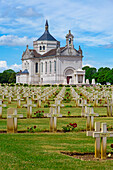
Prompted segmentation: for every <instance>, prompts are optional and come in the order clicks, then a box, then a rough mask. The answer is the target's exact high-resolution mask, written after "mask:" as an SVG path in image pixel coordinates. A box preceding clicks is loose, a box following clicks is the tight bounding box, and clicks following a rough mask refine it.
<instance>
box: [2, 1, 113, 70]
mask: <svg viewBox="0 0 113 170" xmlns="http://www.w3.org/2000/svg"><path fill="white" fill-rule="evenodd" d="M46 19H48V21H49V30H50V33H51V34H52V35H53V36H54V37H55V38H56V39H57V40H59V41H60V42H61V46H65V35H66V34H67V33H68V30H71V32H72V33H73V35H74V46H75V48H76V49H78V48H79V45H80V46H81V48H82V50H83V55H84V59H83V65H90V66H94V67H96V68H99V67H106V66H108V67H110V68H113V0H96V1H94V0H57V1H53V0H46V1H45V0H32V1H30V0H15V1H14V0H0V72H2V71H3V70H5V69H9V68H11V69H14V70H15V71H18V70H19V69H21V56H22V53H23V51H25V49H26V45H27V44H28V45H29V48H33V47H32V42H33V40H36V39H38V38H39V37H40V36H41V35H42V34H43V32H44V25H45V20H46Z"/></svg>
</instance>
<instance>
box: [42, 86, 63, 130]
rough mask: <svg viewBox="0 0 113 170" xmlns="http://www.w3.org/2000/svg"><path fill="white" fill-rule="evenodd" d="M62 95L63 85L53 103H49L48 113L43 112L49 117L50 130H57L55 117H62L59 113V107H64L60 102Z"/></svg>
mask: <svg viewBox="0 0 113 170" xmlns="http://www.w3.org/2000/svg"><path fill="white" fill-rule="evenodd" d="M64 95H65V87H63V88H62V89H61V91H60V92H59V94H58V95H57V97H56V98H55V104H52V105H51V107H50V113H49V114H45V116H47V117H49V118H50V132H56V131H57V118H58V117H62V115H61V114H60V107H64V105H62V104H61V101H62V100H63V97H64Z"/></svg>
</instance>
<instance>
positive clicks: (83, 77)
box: [83, 75, 85, 84]
mask: <svg viewBox="0 0 113 170" xmlns="http://www.w3.org/2000/svg"><path fill="white" fill-rule="evenodd" d="M83 84H85V75H83Z"/></svg>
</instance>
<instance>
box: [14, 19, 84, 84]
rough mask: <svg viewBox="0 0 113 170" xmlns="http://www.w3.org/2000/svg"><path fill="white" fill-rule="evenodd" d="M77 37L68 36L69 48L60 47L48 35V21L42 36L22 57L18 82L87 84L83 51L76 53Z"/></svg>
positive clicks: (69, 34)
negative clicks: (83, 66)
mask: <svg viewBox="0 0 113 170" xmlns="http://www.w3.org/2000/svg"><path fill="white" fill-rule="evenodd" d="M73 39H74V36H73V35H72V34H71V31H70V30H69V33H68V34H67V35H66V45H65V46H64V47H60V42H59V41H57V40H56V39H55V38H54V37H53V36H52V35H51V34H50V33H49V25H48V21H46V24H45V31H44V33H43V35H42V36H41V37H40V38H38V39H37V40H36V41H34V42H33V49H29V47H28V45H27V46H26V50H25V51H24V52H23V54H22V70H21V71H20V72H19V73H18V74H17V75H16V83H23V84H85V71H84V70H82V58H83V55H82V50H81V48H80V46H79V49H78V50H76V49H75V48H74V44H73Z"/></svg>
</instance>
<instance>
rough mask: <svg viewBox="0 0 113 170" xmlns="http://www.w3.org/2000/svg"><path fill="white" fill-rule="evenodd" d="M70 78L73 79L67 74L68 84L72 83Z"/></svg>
mask: <svg viewBox="0 0 113 170" xmlns="http://www.w3.org/2000/svg"><path fill="white" fill-rule="evenodd" d="M70 79H72V76H67V84H69V83H70Z"/></svg>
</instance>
